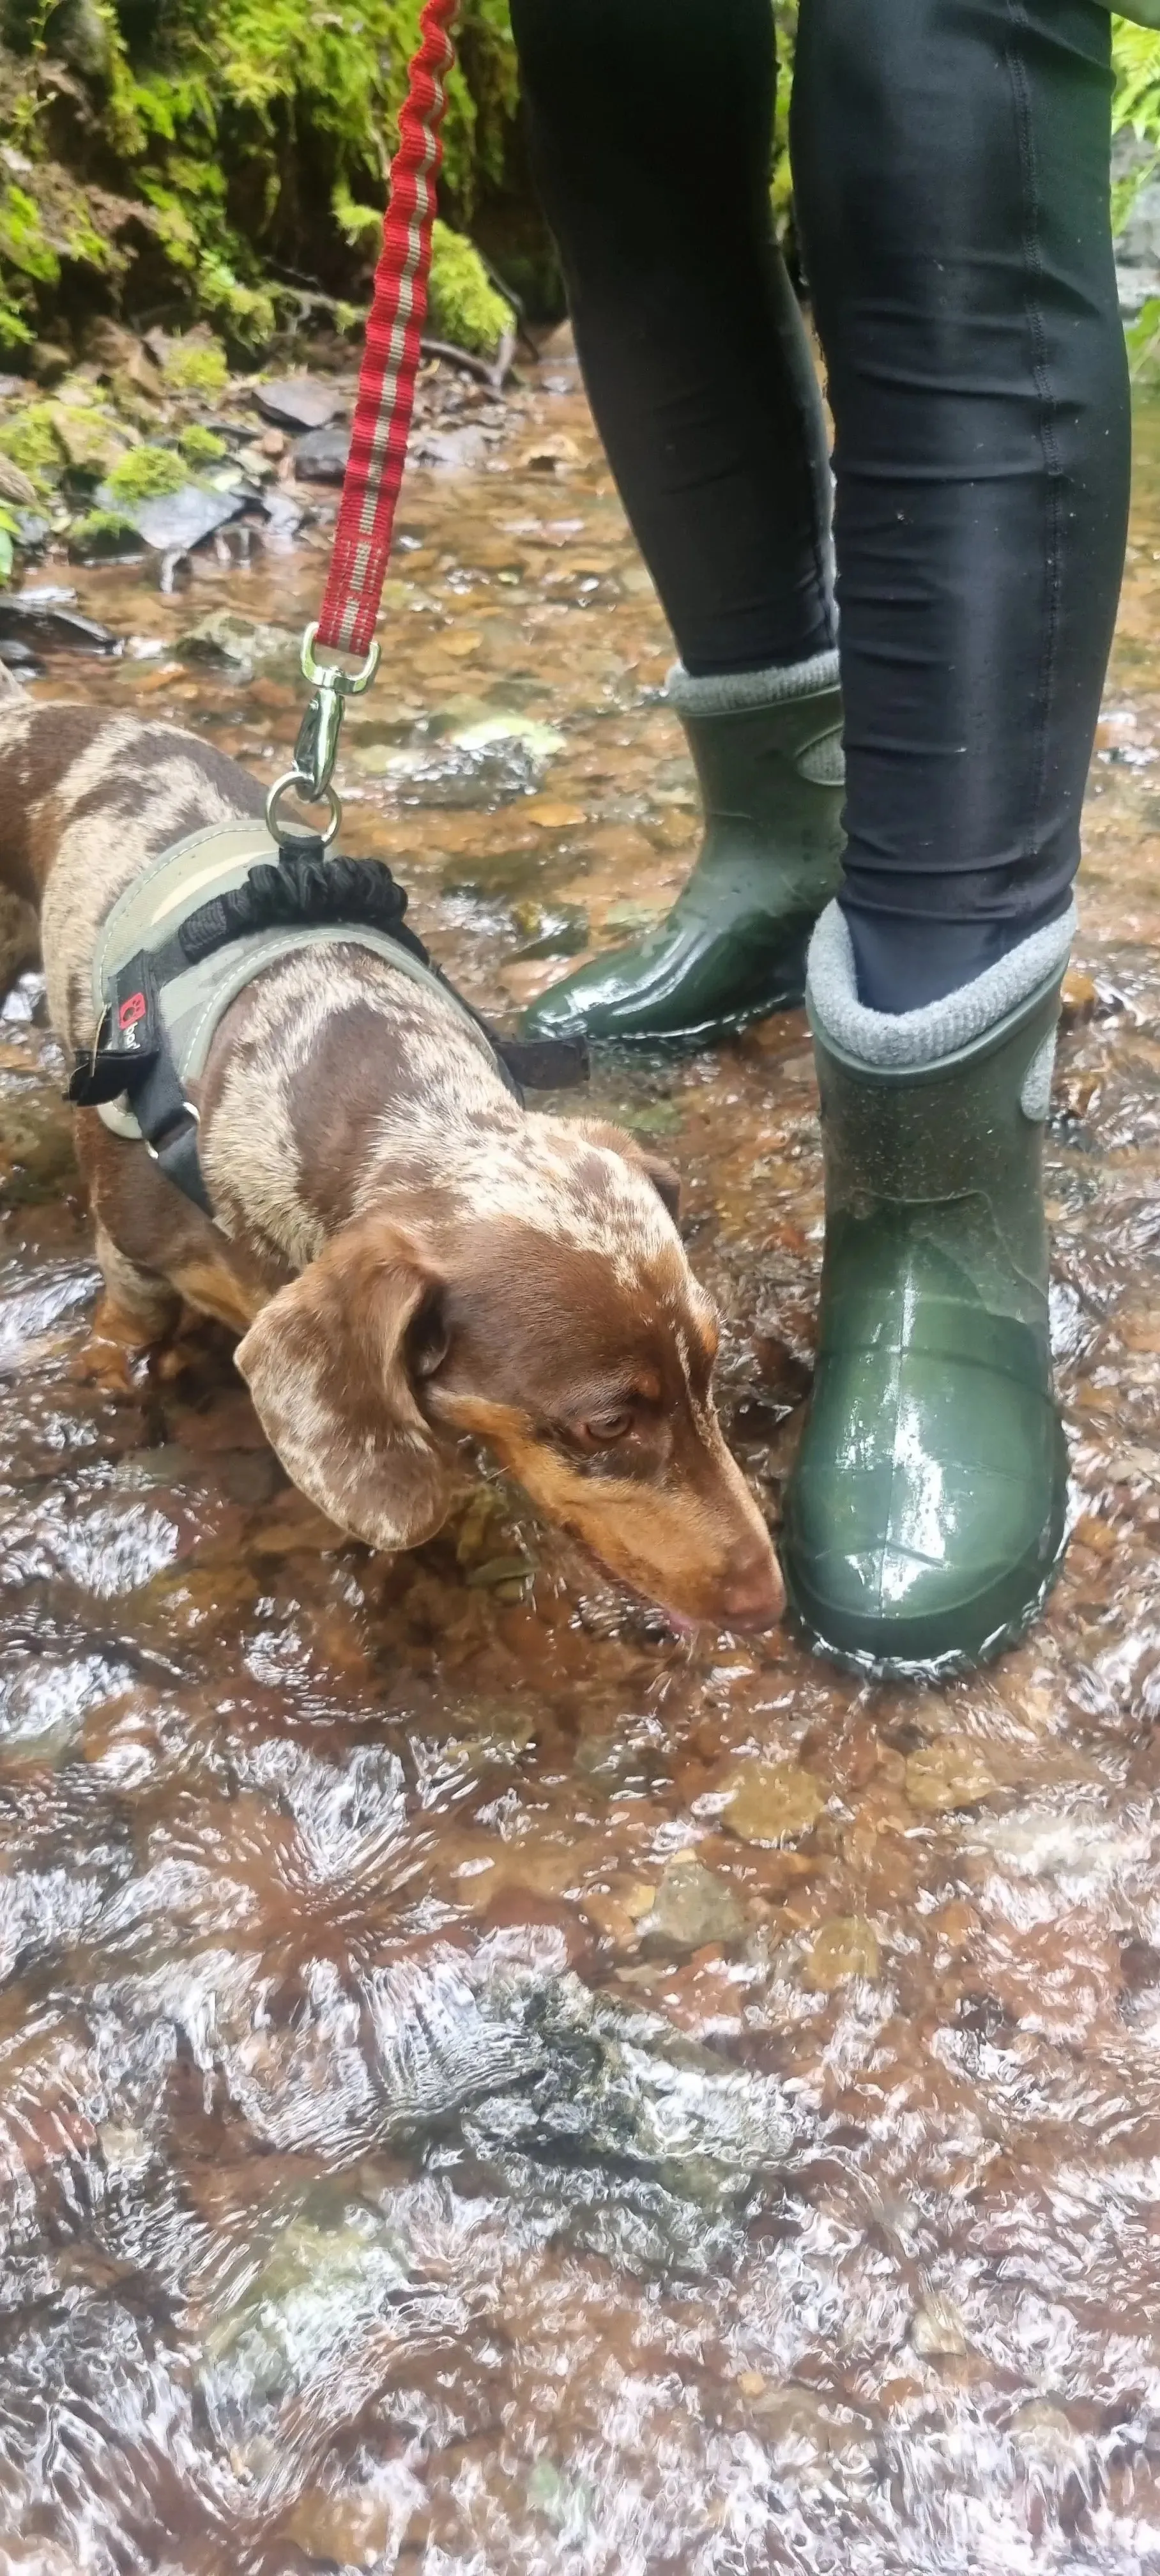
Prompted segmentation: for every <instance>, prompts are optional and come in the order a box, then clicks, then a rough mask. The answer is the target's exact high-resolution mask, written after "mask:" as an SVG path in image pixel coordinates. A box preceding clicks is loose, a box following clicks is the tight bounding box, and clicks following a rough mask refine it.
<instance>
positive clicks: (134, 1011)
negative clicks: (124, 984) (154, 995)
mask: <svg viewBox="0 0 1160 2576" xmlns="http://www.w3.org/2000/svg"><path fill="white" fill-rule="evenodd" d="M147 1007H148V1005H147V1003H146V1000H145V996H144V993H130V995H129V999H128V1001H127V1002H122V1004H121V1008H120V1010H119V1011H118V1013H117V1026H118V1028H119V1029H131V1028H135V1027H136V1024H137V1022H138V1020H143V1019H144V1017H145V1012H146V1009H147Z"/></svg>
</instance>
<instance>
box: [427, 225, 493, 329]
mask: <svg viewBox="0 0 1160 2576" xmlns="http://www.w3.org/2000/svg"><path fill="white" fill-rule="evenodd" d="M428 314H429V317H430V324H431V328H432V330H433V331H434V333H435V334H436V336H437V337H438V338H439V339H441V340H453V341H454V342H455V346H456V348H457V349H476V350H478V351H479V353H480V355H481V356H483V357H487V358H492V357H494V356H495V352H496V350H497V349H498V347H499V344H500V341H501V339H502V338H503V334H504V332H505V331H506V330H507V329H508V328H509V326H510V324H511V318H512V314H511V306H510V305H509V304H506V303H505V302H504V299H503V296H502V295H497V294H496V291H495V288H494V286H493V285H492V284H491V281H490V279H489V277H488V274H487V270H486V269H485V267H484V265H483V261H482V260H481V258H480V256H479V252H478V251H477V250H476V248H475V245H474V243H473V242H469V241H468V239H467V236H466V234H465V233H453V232H452V231H451V228H450V226H449V225H448V224H442V223H437V224H436V226H435V230H434V235H433V238H432V248H431V290H430V302H429V305H428Z"/></svg>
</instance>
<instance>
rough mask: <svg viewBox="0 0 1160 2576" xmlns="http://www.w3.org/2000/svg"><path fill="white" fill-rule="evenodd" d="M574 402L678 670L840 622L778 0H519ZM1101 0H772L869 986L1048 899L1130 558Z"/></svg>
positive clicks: (847, 900)
mask: <svg viewBox="0 0 1160 2576" xmlns="http://www.w3.org/2000/svg"><path fill="white" fill-rule="evenodd" d="M512 18H513V24H514V27H515V31H516V40H517V44H518V47H519V54H520V62H521V67H522V71H523V76H524V82H525V87H526V93H527V97H528V101H529V105H530V109H531V119H532V129H533V140H534V144H535V150H536V161H537V166H538V170H539V174H540V181H541V185H542V189H543V194H544V199H545V203H546V206H547V209H548V213H549V216H550V218H551V221H552V223H553V226H554V228H555V231H556V234H557V237H558V240H559V243H560V248H561V254H562V258H563V262H564V268H565V273H566V276H567V280H568V287H569V296H570V301H571V306H572V312H573V317H574V321H575V327H576V337H577V344H578V347H579V351H580V356H581V361H582V364H583V367H584V373H585V378H586V382H587V384H588V388H589V392H590V395H591V398H592V403H593V408H594V411H595V413H596V418H597V421H598V423H599V426H600V430H601V433H602V436H603V438H604V441H605V445H606V447H607V450H608V454H609V457H610V459H611V463H612V467H613V471H614V473H615V475H616V478H617V481H618V484H619V486H620V489H621V492H622V495H623V497H624V501H625V504H626V507H627V509H628V512H629V516H630V518H631V520H632V523H633V527H634V529H635V531H636V534H637V536H638V538H639V540H640V543H641V546H642V549H643V551H644V554H645V555H646V557H647V560H648V562H649V565H650V567H651V569H652V572H653V575H654V577H655V580H656V583H657V587H658V590H659V592H660V596H661V599H662V601H663V604H664V606H665V609H666V611H667V613H668V616H669V619H670V621H671V624H672V627H673V631H674V634H675V636H676V640H677V644H678V648H679V650H680V653H681V657H682V659H683V661H684V663H685V665H686V668H687V669H688V670H690V671H692V672H694V673H698V674H701V673H709V672H731V671H741V670H755V669H760V668H762V667H763V666H764V665H766V664H770V663H792V662H797V661H801V660H804V659H806V658H807V657H808V656H810V655H812V654H815V653H817V652H819V651H821V650H824V649H825V647H826V646H827V644H829V643H830V642H832V640H833V636H834V625H833V609H832V605H831V599H830V588H829V577H828V562H829V545H828V528H827V519H828V496H829V476H828V471H827V459H826V450H825V433H824V427H823V420H822V414H821V410H820V405H819V403H818V400H817V396H816V391H815V387H814V379H813V375H812V370H811V368H810V364H809V357H808V350H807V348H806V345H805V341H804V335H803V333H802V330H801V327H800V324H799V321H798V317H797V312H796V308H795V306H794V302H793V297H792V294H791V291H790V288H789V284H788V280H787V278H786V275H785V270H784V267H783V264H782V262H781V259H780V256H779V254H778V252H777V250H776V247H775V245H774V241H773V237H772V229H771V220H770V211H769V190H768V166H769V150H770V134H771V128H772V108H773V96H774V83H775V63H774V50H773V32H772V17H771V9H770V0H513V5H512ZM1109 44H1110V37H1109V19H1108V13H1107V10H1106V9H1105V8H1102V7H1101V6H1099V5H1098V0H801V12H800V26H799V34H798V47H797V66H796V75H795V82H794V100H793V150H794V171H795V187H796V202H797V213H798V222H799V226H800V232H801V238H802V242H803V246H804V253H805V260H806V266H807V269H808V273H809V282H810V286H811V290H812V293H813V299H814V307H815V311H816V315H817V321H818V328H819V332H820V336H821V340H822V345H823V348H824V351H825V356H826V364H827V369H828V375H829V391H830V399H831V404H832V408H833V413H834V419H835V423H836V431H837V437H836V447H835V459H834V462H835V473H836V484H837V513H836V522H835V534H836V542H837V554H838V563H839V579H838V601H839V605H840V609H841V634H840V646H841V657H842V683H843V688H844V692H845V702H846V751H847V778H848V783H847V817H846V819H847V830H848V836H849V847H848V853H847V861H846V886H845V891H844V894H843V897H842V901H843V905H844V908H845V911H846V914H847V917H848V919H849V922H850V928H851V932H852V935H853V939H854V946H855V954H856V958H857V964H858V975H859V983H860V987H861V990H862V995H863V998H864V1000H866V1001H868V1002H870V1003H871V1004H872V1005H874V1006H875V1007H877V1008H879V1009H882V1010H907V1009H911V1008H913V1007H915V1006H916V1005H917V1004H919V1003H921V1002H925V1001H928V1000H931V999H934V998H937V997H938V996H939V995H941V994H943V993H946V992H949V991H952V990H953V989H954V988H955V987H956V986H957V985H959V984H961V983H963V982H965V981H966V980H967V979H968V978H969V977H970V976H972V975H976V974H978V973H980V972H981V971H982V969H983V968H984V967H985V966H987V965H989V964H991V963H992V962H993V960H994V959H995V958H996V957H998V956H1000V955H1002V954H1003V952H1004V951H1005V950H1006V949H1008V948H1010V947H1012V946H1013V945H1014V944H1015V942H1016V941H1018V940H1019V939H1022V938H1023V937H1025V936H1026V934H1027V933H1028V932H1029V931H1031V930H1035V929H1038V928H1039V927H1041V925H1042V924H1043V923H1045V922H1047V921H1050V920H1053V919H1055V918H1057V917H1058V916H1059V915H1060V914H1061V913H1062V912H1063V911H1064V910H1065V908H1066V905H1067V902H1068V897H1069V889H1070V886H1071V882H1072V878H1073V876H1074V874H1075V870H1076V867H1077V865H1078V862H1079V820H1080V807H1081V802H1082V798H1083V790H1084V782H1085V779H1086V775H1087V767H1088V761H1089V759H1090V755H1091V745H1092V736H1093V733H1094V729H1095V723H1096V717H1097V713H1098V708H1099V697H1100V689H1101V686H1102V683H1103V676H1104V669H1105V665H1106V661H1107V654H1108V648H1109V645H1110V641H1111V634H1112V625H1113V621H1114V617H1115V610H1116V600H1117V596H1118V591H1119V582H1120V574H1121V569H1122V564H1123V551H1124V528H1125V520H1126V510H1127V483H1128V401H1127V379H1126V368H1125V361H1124V347H1123V334H1122V332H1121V329H1120V323H1119V315H1118V309H1117V301H1116V287H1115V274H1114V269H1113V263H1112V246H1111V232H1110V224H1109V216H1108V156H1109V100H1110V90H1111V75H1110V67H1109Z"/></svg>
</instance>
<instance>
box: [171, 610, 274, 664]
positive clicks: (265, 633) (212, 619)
mask: <svg viewBox="0 0 1160 2576" xmlns="http://www.w3.org/2000/svg"><path fill="white" fill-rule="evenodd" d="M173 649H174V651H175V653H178V654H180V656H181V659H182V661H183V662H198V663H205V664H207V665H208V666H209V667H210V668H211V669H214V670H219V671H230V672H232V673H233V674H234V675H235V676H236V677H237V678H238V679H241V680H248V679H252V678H253V676H254V673H255V671H256V670H258V669H259V667H265V668H267V669H268V668H269V667H270V666H271V665H279V664H280V665H282V666H283V667H284V668H285V669H286V670H287V672H289V671H296V670H297V668H298V660H299V653H300V650H301V645H300V639H299V637H298V636H297V635H295V634H294V633H293V632H292V630H291V628H290V627H288V626H268V625H265V624H264V623H263V622H262V620H261V619H260V618H256V617H245V616H243V615H242V614H241V613H240V611H239V610H237V609H233V608H215V609H213V610H212V611H211V613H210V615H209V616H208V617H203V618H202V619H201V621H200V623H199V624H198V625H197V626H191V627H189V628H187V630H186V633H185V634H184V635H180V636H179V637H178V639H177V642H176V644H175V645H174V648H173Z"/></svg>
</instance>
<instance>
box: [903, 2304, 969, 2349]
mask: <svg viewBox="0 0 1160 2576" xmlns="http://www.w3.org/2000/svg"><path fill="white" fill-rule="evenodd" d="M910 2340H911V2342H912V2344H913V2345H914V2349H915V2351H916V2352H917V2353H921V2355H922V2357H923V2360H924V2361H933V2360H937V2359H939V2358H940V2357H942V2356H952V2355H954V2356H957V2355H960V2354H962V2353H965V2352H968V2351H969V2350H970V2346H969V2344H968V2342H967V2336H966V2330H965V2328H964V2325H963V2320H962V2317H961V2316H960V2314H959V2311H958V2309H957V2307H956V2306H955V2303H954V2300H953V2299H948V2298H944V2297H943V2296H942V2294H941V2293H940V2292H936V2291H932V2292H931V2294H930V2296H929V2297H928V2298H926V2299H924V2300H923V2303H922V2306H921V2307H920V2308H916V2309H915V2312H914V2317H913V2320H912V2323H911V2328H910Z"/></svg>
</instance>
